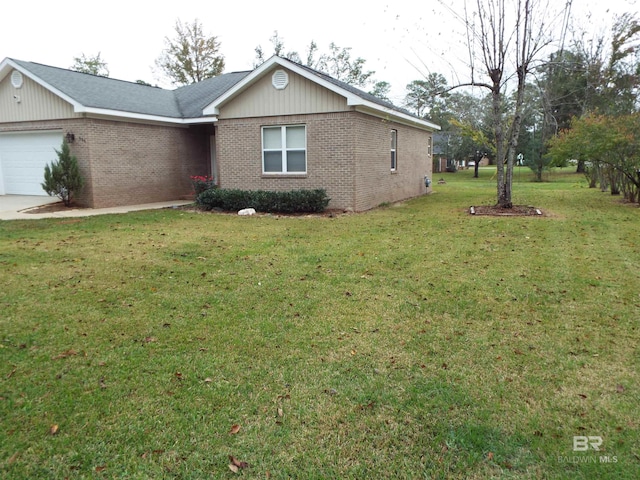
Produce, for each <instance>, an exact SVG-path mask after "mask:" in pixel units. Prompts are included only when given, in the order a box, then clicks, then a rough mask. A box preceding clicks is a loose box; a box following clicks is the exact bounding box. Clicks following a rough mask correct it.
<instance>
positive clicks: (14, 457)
mask: <svg viewBox="0 0 640 480" xmlns="http://www.w3.org/2000/svg"><path fill="white" fill-rule="evenodd" d="M19 456H20V452H16V453H14V454H13V455H11V457H9V460H7V463H8V464H9V465H11V464H12V463H13V462H15V461H16V460H17V459H18V457H19Z"/></svg>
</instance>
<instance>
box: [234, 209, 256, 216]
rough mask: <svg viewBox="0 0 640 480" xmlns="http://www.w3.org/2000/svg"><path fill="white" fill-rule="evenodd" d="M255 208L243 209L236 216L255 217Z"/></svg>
mask: <svg viewBox="0 0 640 480" xmlns="http://www.w3.org/2000/svg"><path fill="white" fill-rule="evenodd" d="M255 214H256V210H255V208H244V209H242V210H240V211H239V212H238V215H255Z"/></svg>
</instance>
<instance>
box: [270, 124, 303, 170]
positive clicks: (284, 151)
mask: <svg viewBox="0 0 640 480" xmlns="http://www.w3.org/2000/svg"><path fill="white" fill-rule="evenodd" d="M294 127H296V128H300V127H302V128H304V148H299V147H298V148H287V129H288V128H294ZM276 128H279V129H280V135H281V137H280V138H281V141H280V145H281V146H280V148H265V146H264V131H265V130H268V129H276ZM260 134H261V137H262V174H263V175H306V174H307V126H306V125H265V126H263V127H262V128H261V131H260ZM300 151H302V152H304V172H301V171H294V172H289V171H287V167H288V161H287V154H288V152H300ZM265 152H281V153H282V170H281V171H279V172H267V171H266V170H265V168H264V167H265V165H264V154H265Z"/></svg>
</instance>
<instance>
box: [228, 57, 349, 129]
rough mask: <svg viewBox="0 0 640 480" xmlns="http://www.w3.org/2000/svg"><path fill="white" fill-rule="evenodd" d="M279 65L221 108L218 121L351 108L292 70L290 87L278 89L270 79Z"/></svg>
mask: <svg viewBox="0 0 640 480" xmlns="http://www.w3.org/2000/svg"><path fill="white" fill-rule="evenodd" d="M279 69H282V70H284V69H283V68H282V67H280V66H277V68H274V69H273V70H270V71H269V72H268V73H266V74H265V75H264V76H263V77H262V78H261V79H259V80H258V81H257V82H256V83H255V84H253V85H252V86H250V87H249V88H248V89H247V90H245V91H244V92H242V93H241V94H240V95H238V96H237V97H235V98H233V99H231V100H229V102H227V103H226V104H224V105H222V106H221V107H220V115H218V118H221V119H230V118H253V117H270V116H276V115H301V114H310V113H329V112H344V111H349V110H351V108H350V107H349V106H348V105H347V101H346V99H345V98H344V97H342V96H340V95H338V94H336V93H333V92H332V91H330V90H327V89H326V88H324V87H322V86H320V85H318V84H316V83H314V82H312V81H310V80H308V79H306V78H304V77H302V76H300V75H298V74H296V73H294V72H292V71H290V70H286V72H287V73H288V75H289V84H288V85H287V87H286V88H285V89H283V90H277V89H276V88H274V87H273V85H272V84H271V77H272V75H273V73H274V72H275V71H276V70H279Z"/></svg>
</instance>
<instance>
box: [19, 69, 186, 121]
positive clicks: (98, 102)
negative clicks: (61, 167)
mask: <svg viewBox="0 0 640 480" xmlns="http://www.w3.org/2000/svg"><path fill="white" fill-rule="evenodd" d="M13 61H14V62H15V63H17V64H18V65H20V66H21V67H22V68H24V69H25V70H28V71H29V72H31V73H33V74H34V75H36V76H38V77H39V78H41V79H42V80H43V81H45V82H46V83H48V84H49V85H51V86H52V87H54V88H56V89H57V90H59V91H61V92H62V93H64V94H65V95H67V96H69V97H71V98H72V99H73V100H75V101H77V102H78V103H80V104H82V105H84V106H85V107H90V108H100V109H106V110H119V111H123V112H131V113H141V114H146V115H158V116H162V117H173V118H180V117H181V113H180V109H179V107H178V103H177V101H176V99H175V96H174V94H173V92H172V91H170V90H163V89H161V88H156V87H149V86H146V85H140V84H137V83H132V82H125V81H123V80H115V79H113V78H107V77H99V76H96V75H90V74H87V73H79V72H74V71H72V70H66V69H64V68H57V67H50V66H47V65H41V64H39V63H32V62H23V61H21V60H15V59H14V60H13Z"/></svg>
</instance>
